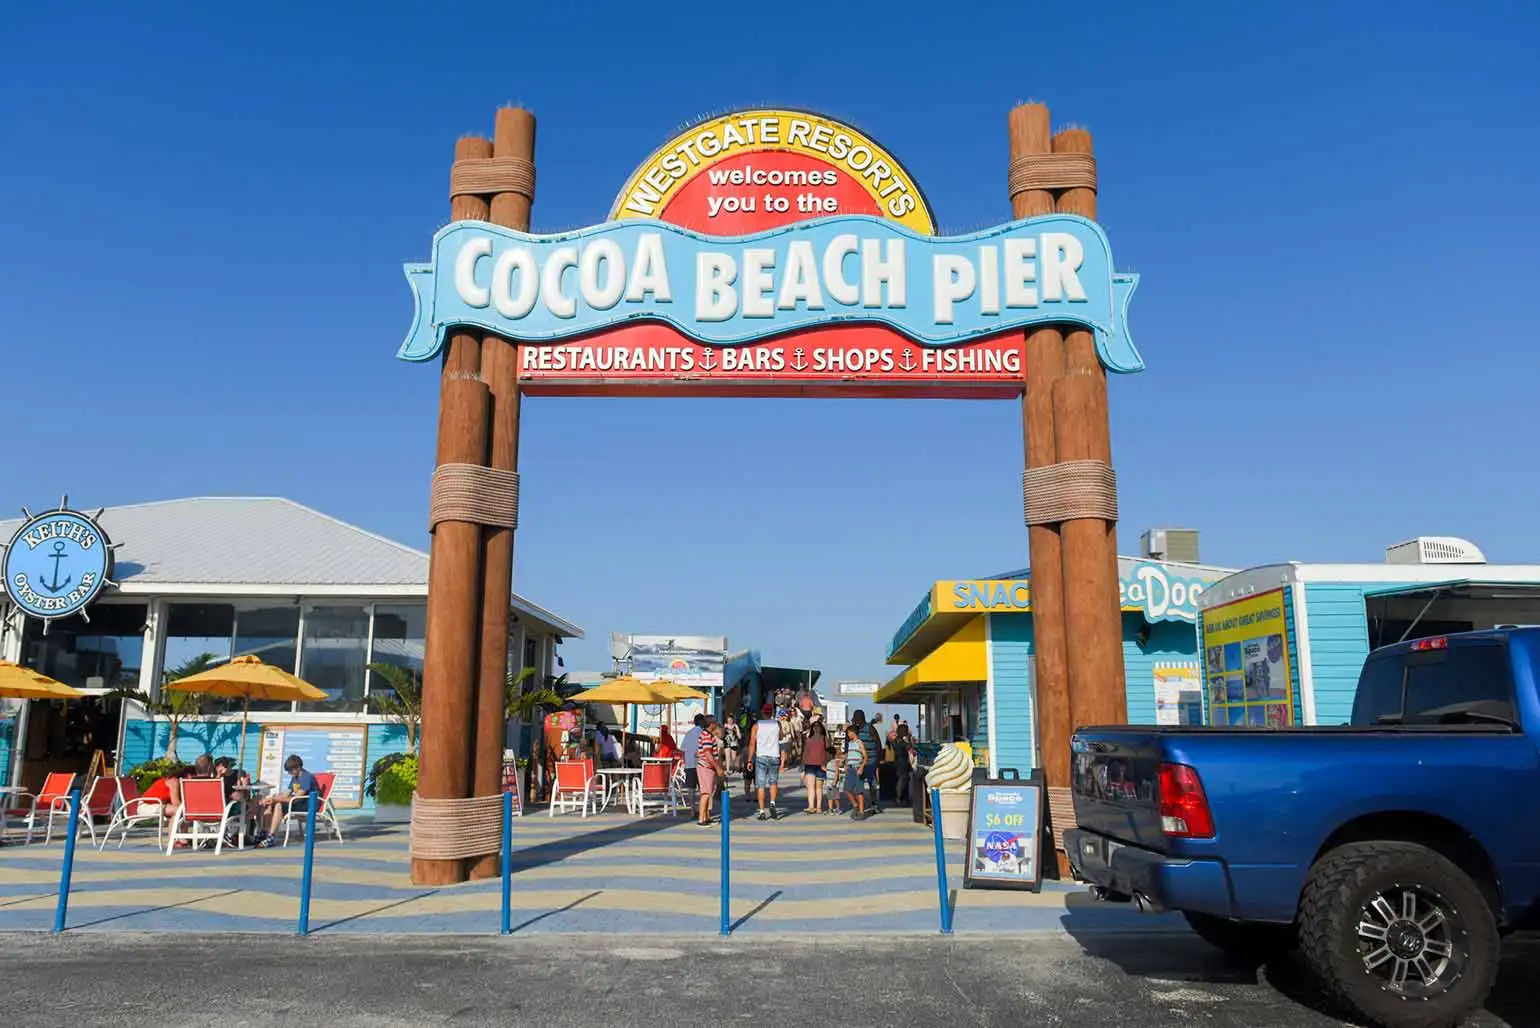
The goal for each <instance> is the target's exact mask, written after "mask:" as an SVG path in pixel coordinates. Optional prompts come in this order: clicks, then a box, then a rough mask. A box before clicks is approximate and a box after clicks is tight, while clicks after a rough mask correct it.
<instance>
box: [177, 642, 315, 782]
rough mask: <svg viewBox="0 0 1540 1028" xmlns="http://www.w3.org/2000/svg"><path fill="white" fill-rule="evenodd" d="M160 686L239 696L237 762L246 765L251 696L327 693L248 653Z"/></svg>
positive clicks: (302, 698)
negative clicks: (239, 718) (238, 753)
mask: <svg viewBox="0 0 1540 1028" xmlns="http://www.w3.org/2000/svg"><path fill="white" fill-rule="evenodd" d="M163 688H166V689H172V690H175V691H176V692H193V693H202V694H203V695H205V696H231V697H238V698H239V699H240V700H241V701H242V705H241V746H240V756H239V757H238V758H237V760H236V763H237V764H238V765H239V766H241V767H245V766H246V725H247V723H248V722H249V721H250V719H251V701H252V700H276V701H279V702H299V703H304V702H307V701H311V702H313V701H315V700H325V699H330V697H329V696H328V695H327V694H326V693H325V692H323V691H322V690H320V689H317V688H316V687H315V686H313V685H311V684H310V683H309V682H307V681H305V680H304V679H302V678H298V677H296V676H294V675H291V674H289V673H288V672H287V671H285V670H284V669H283V668H281V667H274V666H273V665H271V664H264V663H262V660H261V658H260V657H253V656H250V655H247V656H244V657H236V658H235V659H234V660H232V661H230V662H229V663H226V664H221V665H219V666H218V667H212V668H209V669H208V670H207V671H199V672H198V673H197V674H196V675H188V676H187V677H186V678H178V679H177V680H176V681H174V682H167V683H166V684H165V686H163Z"/></svg>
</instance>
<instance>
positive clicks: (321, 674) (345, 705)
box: [164, 603, 427, 713]
mask: <svg viewBox="0 0 1540 1028" xmlns="http://www.w3.org/2000/svg"><path fill="white" fill-rule="evenodd" d="M426 618H427V610H426V605H425V604H423V603H405V604H385V603H381V604H372V605H371V604H366V603H325V604H322V603H316V604H310V605H308V606H305V607H304V608H303V609H302V608H301V607H300V606H298V605H296V604H293V603H288V604H283V605H255V604H229V603H172V604H170V605H169V609H168V616H167V619H166V632H165V635H166V650H165V663H164V666H165V667H166V669H167V670H168V671H170V672H180V673H190V671H191V670H193V669H195V666H194V664H193V663H192V662H194V661H197V660H198V659H199V658H206V659H207V661H208V662H211V663H218V662H219V661H222V660H228V659H229V658H231V657H237V656H240V655H242V654H247V653H250V654H255V655H256V656H258V657H260V658H261V659H262V660H263V661H265V662H267V663H269V664H273V665H275V666H277V667H281V668H283V669H284V670H285V671H288V672H290V673H292V674H297V675H299V676H300V677H301V678H303V679H305V680H306V681H307V682H310V683H311V684H312V685H314V686H316V687H317V688H320V689H324V690H325V691H326V692H327V693H328V694H329V696H330V698H329V699H327V700H324V701H318V702H316V703H302V704H298V705H295V704H290V703H287V702H279V701H262V700H253V701H252V703H251V709H252V711H253V712H257V711H266V712H289V711H292V710H296V709H297V710H300V711H308V712H318V713H319V712H331V713H362V712H364V711H365V710H366V703H367V699H366V697H367V695H368V693H369V692H371V691H379V690H386V691H388V689H389V685H388V683H386V682H385V681H384V679H383V677H382V676H379V675H371V674H370V673H369V671H368V665H369V662H370V661H371V660H373V661H379V662H381V663H386V664H395V665H397V666H400V667H406V668H410V669H412V670H413V671H414V672H415V673H417V674H418V675H421V673H422V661H423V639H424V626H425V621H426ZM296 660H297V663H296ZM177 676H178V675H176V674H173V677H177ZM205 709H207V710H210V711H211V712H214V711H227V712H237V711H239V710H240V709H241V701H239V700H226V699H221V698H218V697H210V698H209V700H208V705H207V706H206V707H205Z"/></svg>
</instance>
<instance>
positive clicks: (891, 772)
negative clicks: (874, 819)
mask: <svg viewBox="0 0 1540 1028" xmlns="http://www.w3.org/2000/svg"><path fill="white" fill-rule="evenodd" d="M877 802H878V803H897V802H898V769H897V768H896V767H894V766H893V765H892V764H878V765H877Z"/></svg>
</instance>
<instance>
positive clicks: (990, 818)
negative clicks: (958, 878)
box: [963, 772, 1043, 892]
mask: <svg viewBox="0 0 1540 1028" xmlns="http://www.w3.org/2000/svg"><path fill="white" fill-rule="evenodd" d="M1042 826H1043V788H1042V783H1041V781H1040V780H1039V779H1038V777H1037V774H1036V772H1034V773H1033V775H1032V777H1031V778H1028V779H1016V780H1011V781H1007V780H1002V779H995V780H988V781H984V782H975V783H974V785H973V795H972V798H971V799H970V800H969V803H968V839H967V844H968V852H967V860H966V863H964V864H963V888H966V889H974V888H984V889H1027V890H1030V891H1032V892H1038V891H1039V890H1040V889H1041V888H1042V885H1043V865H1042V859H1041V858H1042V851H1043V842H1042Z"/></svg>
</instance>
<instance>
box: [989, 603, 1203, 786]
mask: <svg viewBox="0 0 1540 1028" xmlns="http://www.w3.org/2000/svg"><path fill="white" fill-rule="evenodd" d="M988 617H989V647H990V667H989V669H990V673H991V675H992V676H993V680H994V710H992V711H991V712H990V713H991V716H992V717H993V718H994V719H995V766H996V767H1014V768H1017V769H1019V770H1026V769H1027V768H1030V767H1034V766H1036V760H1035V759H1034V758H1035V754H1034V752H1033V748H1034V740H1035V738H1036V734H1037V710H1036V690H1035V689H1034V687H1033V680H1032V654H1033V649H1032V615H1031V614H1030V613H1020V614H990V615H988ZM1145 625H1146V622H1145V620H1144V615H1143V614H1140V613H1138V612H1134V611H1130V612H1127V613H1125V614H1124V615H1123V673H1124V679H1125V682H1126V686H1125V687H1126V689H1127V695H1128V720H1129V723H1130V724H1154V723H1155V677H1154V676H1155V665H1156V664H1157V663H1159V662H1170V661H1178V660H1186V661H1196V660H1197V659H1198V630H1197V627H1196V626H1195V625H1193V624H1190V623H1188V622H1185V621H1157V622H1154V623H1152V624H1149V630H1150V637H1149V641H1148V642H1147V643H1146V644H1145V645H1144V646H1143V647H1141V646H1140V645H1139V642H1138V634H1139V630H1140V629H1141V628H1142V627H1144V626H1145ZM986 695H987V694H986ZM985 742H986V743H987V736H986V739H985Z"/></svg>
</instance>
